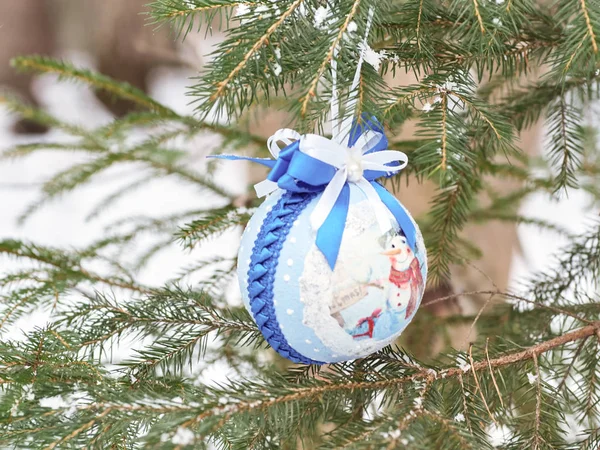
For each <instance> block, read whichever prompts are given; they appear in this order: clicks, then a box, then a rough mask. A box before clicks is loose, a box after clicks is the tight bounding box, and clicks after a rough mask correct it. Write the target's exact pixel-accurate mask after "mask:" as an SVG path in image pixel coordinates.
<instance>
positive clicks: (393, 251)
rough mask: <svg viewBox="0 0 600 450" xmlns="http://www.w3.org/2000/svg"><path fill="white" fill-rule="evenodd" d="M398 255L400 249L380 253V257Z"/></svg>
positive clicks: (400, 251)
mask: <svg viewBox="0 0 600 450" xmlns="http://www.w3.org/2000/svg"><path fill="white" fill-rule="evenodd" d="M400 253H402V249H401V248H391V249H389V250H386V251H383V252H381V254H382V255H386V256H393V255H398V254H400Z"/></svg>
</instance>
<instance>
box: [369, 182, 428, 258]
mask: <svg viewBox="0 0 600 450" xmlns="http://www.w3.org/2000/svg"><path fill="white" fill-rule="evenodd" d="M371 185H372V186H373V187H374V188H375V190H376V191H377V193H378V194H379V198H380V199H381V201H382V202H383V204H384V205H385V206H387V208H388V209H389V210H390V211H391V212H392V214H393V215H394V217H395V218H396V221H397V222H398V225H399V226H400V228H401V229H402V232H403V233H404V236H405V237H406V242H407V243H408V246H409V247H410V249H411V250H412V251H413V253H414V252H416V248H415V247H416V246H417V229H416V228H415V224H414V223H413V221H412V219H411V218H410V216H409V215H408V214H407V213H406V211H405V209H404V208H403V207H402V206H401V205H400V203H398V200H396V198H395V197H394V196H393V195H392V194H390V192H389V191H388V190H387V189H386V188H384V187H383V186H382V185H380V184H379V183H377V182H375V181H371Z"/></svg>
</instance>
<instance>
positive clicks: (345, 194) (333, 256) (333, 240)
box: [316, 183, 350, 270]
mask: <svg viewBox="0 0 600 450" xmlns="http://www.w3.org/2000/svg"><path fill="white" fill-rule="evenodd" d="M349 205H350V187H349V186H348V183H346V184H345V185H344V187H343V189H342V192H340V195H339V197H338V198H337V200H336V202H335V204H334V205H333V208H332V209H331V212H330V213H329V215H328V216H327V219H325V222H323V225H321V228H319V231H318V232H317V239H316V244H317V247H318V248H319V250H321V252H322V253H323V255H325V258H326V259H327V263H328V264H329V267H330V268H331V270H333V268H334V267H335V262H336V260H337V257H338V254H339V252H340V245H341V244H342V235H343V234H344V228H345V227H346V217H347V216H348V206H349Z"/></svg>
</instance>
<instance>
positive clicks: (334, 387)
mask: <svg viewBox="0 0 600 450" xmlns="http://www.w3.org/2000/svg"><path fill="white" fill-rule="evenodd" d="M597 332H600V321H598V322H594V323H593V324H591V325H588V326H586V327H583V328H580V329H578V330H575V331H571V332H569V333H566V334H564V335H562V336H558V337H556V338H553V339H550V340H547V341H543V342H540V343H539V344H537V345H534V346H532V347H529V348H528V349H526V350H522V351H519V352H515V353H509V354H507V355H504V356H500V357H498V358H495V359H492V360H489V361H479V362H475V363H474V364H471V370H472V371H473V372H479V371H483V370H491V369H493V368H499V367H505V366H509V365H512V364H516V363H519V362H522V361H527V360H529V359H531V358H533V357H534V356H537V355H540V354H542V353H545V352H548V351H550V350H553V349H555V348H557V347H560V346H562V345H565V344H567V343H569V342H574V341H578V340H580V339H584V338H587V337H589V336H593V335H595V334H596V333H597ZM463 373H464V372H463V369H462V368H460V367H454V368H450V369H448V370H446V371H445V372H444V375H445V376H444V379H446V380H447V379H448V378H454V377H459V378H460V377H461V376H462V374H463ZM438 375H439V374H436V373H432V372H431V371H430V370H429V369H425V368H424V369H421V370H419V371H418V372H416V373H414V374H412V375H408V376H404V377H398V378H391V379H386V380H379V381H356V382H348V383H328V384H326V385H322V386H307V387H299V388H296V389H294V390H293V392H291V393H289V394H287V395H283V396H281V397H277V398H269V399H268V400H263V401H250V402H239V403H235V404H229V403H228V404H224V405H219V406H216V407H213V408H211V409H209V410H206V411H203V412H202V413H200V414H198V415H197V416H195V417H193V418H191V419H189V420H188V421H186V422H184V423H183V424H182V425H181V426H184V427H190V426H193V425H194V424H197V423H200V422H202V421H204V420H206V419H208V418H210V417H213V416H219V415H221V414H223V415H224V417H225V418H226V419H228V418H230V417H232V416H233V415H234V414H237V413H242V412H248V411H251V410H254V409H265V408H267V407H269V406H273V405H276V404H281V403H287V402H292V401H298V400H303V399H308V398H314V397H320V396H322V395H323V394H326V393H329V392H336V391H353V390H357V389H373V390H375V389H385V388H389V387H391V386H396V385H402V384H404V383H409V382H414V381H418V380H431V381H432V382H433V381H435V380H436V379H437V377H438Z"/></svg>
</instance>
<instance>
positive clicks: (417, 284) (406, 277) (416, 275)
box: [389, 257, 423, 318]
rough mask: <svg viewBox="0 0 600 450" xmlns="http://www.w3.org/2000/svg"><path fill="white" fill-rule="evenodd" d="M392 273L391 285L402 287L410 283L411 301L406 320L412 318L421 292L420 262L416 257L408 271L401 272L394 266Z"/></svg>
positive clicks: (407, 308)
mask: <svg viewBox="0 0 600 450" xmlns="http://www.w3.org/2000/svg"><path fill="white" fill-rule="evenodd" d="M391 269H392V270H391V271H390V278H389V280H390V283H393V284H394V285H396V286H398V287H402V285H403V284H406V283H410V299H409V301H408V306H407V307H406V318H408V317H410V316H411V315H412V313H413V312H414V311H415V309H416V307H417V297H418V295H419V290H420V289H421V283H422V279H423V278H422V276H421V266H420V265H419V260H418V259H417V258H416V257H415V258H413V260H412V262H411V263H410V266H409V267H408V269H406V270H403V271H400V270H396V269H394V266H392V268H391Z"/></svg>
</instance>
